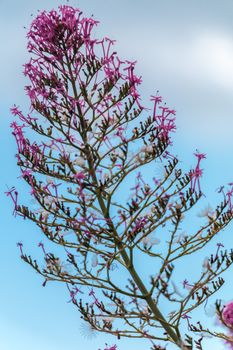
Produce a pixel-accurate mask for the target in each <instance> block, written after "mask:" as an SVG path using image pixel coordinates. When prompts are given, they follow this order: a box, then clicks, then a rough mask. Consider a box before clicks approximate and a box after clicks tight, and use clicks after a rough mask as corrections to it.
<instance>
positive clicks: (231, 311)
mask: <svg viewBox="0 0 233 350" xmlns="http://www.w3.org/2000/svg"><path fill="white" fill-rule="evenodd" d="M222 317H223V321H224V322H225V323H226V324H227V325H228V326H230V327H233V301H231V302H230V303H228V304H227V305H226V306H225V307H224V310H223V313H222Z"/></svg>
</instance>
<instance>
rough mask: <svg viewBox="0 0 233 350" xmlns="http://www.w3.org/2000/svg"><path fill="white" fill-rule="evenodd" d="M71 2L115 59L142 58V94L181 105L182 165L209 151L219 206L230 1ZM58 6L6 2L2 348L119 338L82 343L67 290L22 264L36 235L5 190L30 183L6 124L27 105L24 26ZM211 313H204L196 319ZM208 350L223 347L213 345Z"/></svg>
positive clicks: (227, 171)
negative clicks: (109, 42)
mask: <svg viewBox="0 0 233 350" xmlns="http://www.w3.org/2000/svg"><path fill="white" fill-rule="evenodd" d="M69 3H70V4H71V5H74V6H77V7H79V8H81V9H82V10H83V11H84V13H85V14H86V15H91V14H94V16H95V18H97V19H99V20H100V21H101V24H100V25H99V27H98V29H96V36H99V37H101V36H104V35H107V36H109V37H112V38H114V39H116V40H117V44H116V49H117V51H118V53H119V56H121V57H123V58H128V59H133V60H137V61H138V64H137V71H138V73H139V74H140V75H142V77H143V81H144V82H143V86H142V89H143V98H145V99H146V98H148V99H149V96H150V94H153V93H155V92H156V90H158V89H159V91H160V93H161V95H162V96H163V97H164V99H165V101H167V103H168V104H169V106H172V107H174V108H175V109H176V110H177V126H178V130H177V133H176V136H175V139H174V147H175V150H176V152H177V154H178V155H179V157H180V159H181V160H182V162H183V165H184V167H185V168H186V169H187V168H189V167H190V166H192V164H194V159H193V155H192V154H193V152H194V151H195V149H196V148H198V149H199V150H200V151H202V152H204V153H207V155H208V158H207V160H206V161H205V163H204V167H205V173H204V178H203V189H204V192H205V193H206V199H205V200H204V202H203V206H205V205H206V204H208V203H210V204H212V203H216V199H217V194H216V191H215V190H216V188H217V187H218V186H219V185H221V184H227V183H228V182H231V181H233V159H232V150H233V137H232V130H233V98H232V94H233V22H232V13H233V3H232V1H231V0H224V1H222V0H221V1H220V0H219V1H217V0H205V1H202V0H195V1H194V0H193V1H191V0H190V1H186V0H163V1H161V0H144V1H139V0H117V1H112V0H108V1H106V0H98V1H94V0H80V1H70V2H69ZM59 4H61V2H60V1H55V0H54V1H51V0H47V1H44V0H40V1H39V0H33V1H31V0H27V1H26V0H20V1H13V0H8V1H6V0H0V43H1V55H0V101H1V103H0V116H1V118H0V123H1V129H0V130H1V136H0V145H1V147H0V159H1V172H0V198H1V211H0V216H1V227H2V230H1V236H0V240H1V245H0V262H1V264H0V269H1V288H0V310H1V312H0V348H1V349H4V350H16V349H17V350H31V349H33V350H39V349H41V348H43V349H44V350H47V349H48V350H55V349H56V350H63V349H70V350H74V349H79V348H80V347H81V346H85V348H86V350H97V349H98V348H103V346H104V343H105V342H107V343H109V344H112V343H114V339H113V338H111V337H106V336H102V335H101V336H98V337H96V338H94V339H92V340H91V339H89V340H86V339H85V337H83V336H82V335H81V333H82V332H80V324H81V322H80V318H79V315H78V312H77V311H76V310H75V308H74V307H73V306H72V305H71V304H69V303H67V301H68V300H69V296H68V295H67V292H66V290H65V288H63V287H62V286H59V285H55V284H51V285H49V286H48V287H47V288H42V287H41V283H42V281H41V279H40V277H39V276H37V275H36V274H35V273H34V271H32V270H31V269H30V268H29V267H28V266H27V265H25V264H24V263H23V262H22V261H21V260H20V258H19V253H18V250H17V248H16V242H18V241H21V240H22V241H23V242H25V245H26V246H27V247H28V249H29V250H30V251H31V252H32V253H33V252H36V245H37V243H38V241H40V239H41V236H40V232H39V230H38V229H37V228H36V227H35V226H34V225H32V224H31V223H29V222H25V221H23V220H21V219H20V218H18V219H17V218H16V219H15V218H14V217H13V216H12V204H11V203H10V201H8V200H7V199H6V198H5V197H4V195H3V192H4V191H5V190H6V186H7V185H8V186H9V187H10V186H13V185H17V187H18V188H19V189H20V190H21V192H23V191H25V189H26V187H25V185H24V184H22V183H21V182H20V180H19V179H18V176H19V171H18V169H17V167H16V165H15V158H14V154H15V152H16V149H15V144H14V140H13V138H12V137H11V133H10V130H9V124H10V122H11V120H12V119H11V116H10V113H9V108H10V107H11V106H12V105H13V104H14V103H16V104H17V105H20V106H21V108H22V109H24V110H25V111H26V110H27V107H28V101H27V98H26V97H25V93H24V89H23V86H24V85H25V84H26V80H25V78H24V77H23V74H22V64H23V63H24V62H25V61H26V60H27V52H26V40H25V34H26V30H25V29H24V28H23V27H24V26H26V27H28V26H29V24H30V21H31V19H32V17H31V14H34V15H35V14H36V13H37V10H38V9H39V10H40V9H41V10H42V9H48V10H49V9H51V8H53V7H57V5H59ZM194 220H196V218H195V216H194ZM232 229H233V227H232V225H231V226H230V227H229V228H228V229H227V230H226V231H225V232H224V233H223V234H222V238H219V239H220V240H222V241H223V242H224V244H225V246H226V247H229V248H231V247H233V239H232ZM215 243H216V242H215ZM209 249H212V248H211V247H210V248H209ZM205 254H207V251H206V252H204V255H205ZM204 257H205V256H203V258H204ZM192 263H193V264H194V263H195V261H194V260H193V261H192ZM231 276H232V271H229V272H228V274H227V275H226V279H227V280H228V283H227V285H226V287H224V289H223V291H222V294H221V296H220V295H219V297H221V298H223V299H225V300H229V299H233V295H232V294H233V287H232V283H231ZM205 317H206V316H205V315H203V314H201V313H200V315H199V318H200V319H202V318H203V319H204V318H205ZM207 322H208V323H209V324H211V322H212V321H211V320H210V319H208V321H207ZM210 345H211V347H210ZM143 346H144V347H143V348H145V349H149V346H148V345H146V344H144V345H143ZM131 348H134V349H135V350H137V349H142V343H139V342H137V341H134V340H122V341H120V342H118V349H119V350H123V349H124V350H125V349H131ZM209 348H211V349H213V350H223V349H224V348H225V347H224V345H222V344H219V343H217V342H215V341H213V342H212V341H209V343H208V349H209Z"/></svg>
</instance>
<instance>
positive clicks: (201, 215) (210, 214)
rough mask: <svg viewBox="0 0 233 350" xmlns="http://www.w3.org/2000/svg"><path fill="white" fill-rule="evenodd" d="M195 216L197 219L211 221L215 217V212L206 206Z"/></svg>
mask: <svg viewBox="0 0 233 350" xmlns="http://www.w3.org/2000/svg"><path fill="white" fill-rule="evenodd" d="M197 216H198V217H199V218H205V217H206V218H211V219H215V217H216V213H215V211H214V210H213V209H212V208H211V206H210V205H209V204H208V205H207V206H206V207H205V208H203V209H202V210H201V211H200V212H199V213H198V214H197Z"/></svg>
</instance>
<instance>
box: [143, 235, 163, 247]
mask: <svg viewBox="0 0 233 350" xmlns="http://www.w3.org/2000/svg"><path fill="white" fill-rule="evenodd" d="M142 243H143V244H144V245H145V246H148V245H149V246H154V245H156V244H159V243H160V239H158V238H156V237H154V236H149V235H148V236H146V237H143V239H142Z"/></svg>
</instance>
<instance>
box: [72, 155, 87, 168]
mask: <svg viewBox="0 0 233 350" xmlns="http://www.w3.org/2000/svg"><path fill="white" fill-rule="evenodd" d="M73 164H74V165H78V166H80V167H82V168H84V167H85V164H86V161H85V159H84V158H83V157H77V158H75V160H74V161H73Z"/></svg>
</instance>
